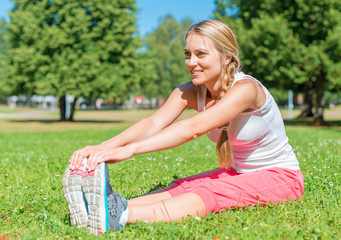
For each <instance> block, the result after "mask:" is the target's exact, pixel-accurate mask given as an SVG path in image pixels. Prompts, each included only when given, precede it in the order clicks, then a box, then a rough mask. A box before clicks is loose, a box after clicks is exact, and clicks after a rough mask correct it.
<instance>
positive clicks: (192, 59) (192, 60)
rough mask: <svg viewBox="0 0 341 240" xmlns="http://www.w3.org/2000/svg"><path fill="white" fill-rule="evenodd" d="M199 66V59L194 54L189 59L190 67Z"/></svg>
mask: <svg viewBox="0 0 341 240" xmlns="http://www.w3.org/2000/svg"><path fill="white" fill-rule="evenodd" d="M197 64H198V57H197V56H195V55H194V54H193V55H192V56H191V57H190V58H189V59H188V66H196V65H197Z"/></svg>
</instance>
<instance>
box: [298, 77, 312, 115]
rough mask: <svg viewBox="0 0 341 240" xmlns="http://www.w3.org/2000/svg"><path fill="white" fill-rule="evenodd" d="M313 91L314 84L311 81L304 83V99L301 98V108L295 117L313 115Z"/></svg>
mask: <svg viewBox="0 0 341 240" xmlns="http://www.w3.org/2000/svg"><path fill="white" fill-rule="evenodd" d="M313 93H314V84H313V82H312V81H308V82H305V83H304V99H303V109H302V112H301V114H300V115H299V116H298V117H297V118H305V117H312V116H314V115H313V111H312V108H313Z"/></svg>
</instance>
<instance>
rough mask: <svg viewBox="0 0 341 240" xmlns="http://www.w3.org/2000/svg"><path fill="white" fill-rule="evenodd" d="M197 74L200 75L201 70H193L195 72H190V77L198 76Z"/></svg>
mask: <svg viewBox="0 0 341 240" xmlns="http://www.w3.org/2000/svg"><path fill="white" fill-rule="evenodd" d="M199 73H202V71H201V70H195V71H194V70H192V71H191V74H192V75H196V74H199Z"/></svg>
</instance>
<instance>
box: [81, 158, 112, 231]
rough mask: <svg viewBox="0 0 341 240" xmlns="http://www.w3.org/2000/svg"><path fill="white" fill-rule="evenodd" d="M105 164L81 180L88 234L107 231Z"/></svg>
mask: <svg viewBox="0 0 341 240" xmlns="http://www.w3.org/2000/svg"><path fill="white" fill-rule="evenodd" d="M105 164H106V163H101V164H99V165H98V166H97V168H96V170H95V171H93V172H90V173H89V175H88V176H86V177H84V178H82V186H83V192H84V194H85V198H86V201H87V203H88V224H87V229H88V231H89V232H90V233H94V234H100V235H101V234H103V233H104V232H106V231H108V203H107V189H106V188H107V179H106V174H105Z"/></svg>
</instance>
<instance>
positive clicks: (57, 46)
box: [0, 0, 139, 97]
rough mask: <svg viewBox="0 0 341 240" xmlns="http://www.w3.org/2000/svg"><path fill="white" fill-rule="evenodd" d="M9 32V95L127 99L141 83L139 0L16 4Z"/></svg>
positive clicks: (5, 70)
mask: <svg viewBox="0 0 341 240" xmlns="http://www.w3.org/2000/svg"><path fill="white" fill-rule="evenodd" d="M14 2H15V8H14V9H13V10H12V11H11V12H10V13H9V16H10V18H11V22H10V23H9V24H8V27H7V28H6V34H5V40H6V42H7V43H8V49H7V51H6V54H5V55H4V56H3V57H2V65H3V66H4V68H3V71H2V74H3V78H2V81H1V82H0V84H1V88H3V89H5V92H6V94H7V95H9V94H21V93H25V94H27V93H29V94H32V93H36V94H41V95H47V94H52V95H55V96H58V97H61V96H64V95H65V94H72V95H74V96H76V97H79V96H82V97H105V96H108V95H110V96H114V97H116V96H119V97H124V96H126V95H127V92H128V89H129V88H130V87H132V86H134V85H135V84H137V83H138V81H139V77H138V76H137V74H136V71H135V69H136V68H137V61H136V49H137V47H138V46H139V39H138V38H137V37H135V33H136V24H135V21H136V17H135V15H136V6H135V1H134V0H128V1H127V0H114V1H112V0H101V1H88V0H79V1H64V0H54V1H49V0H41V1H30V0H16V1H14Z"/></svg>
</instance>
